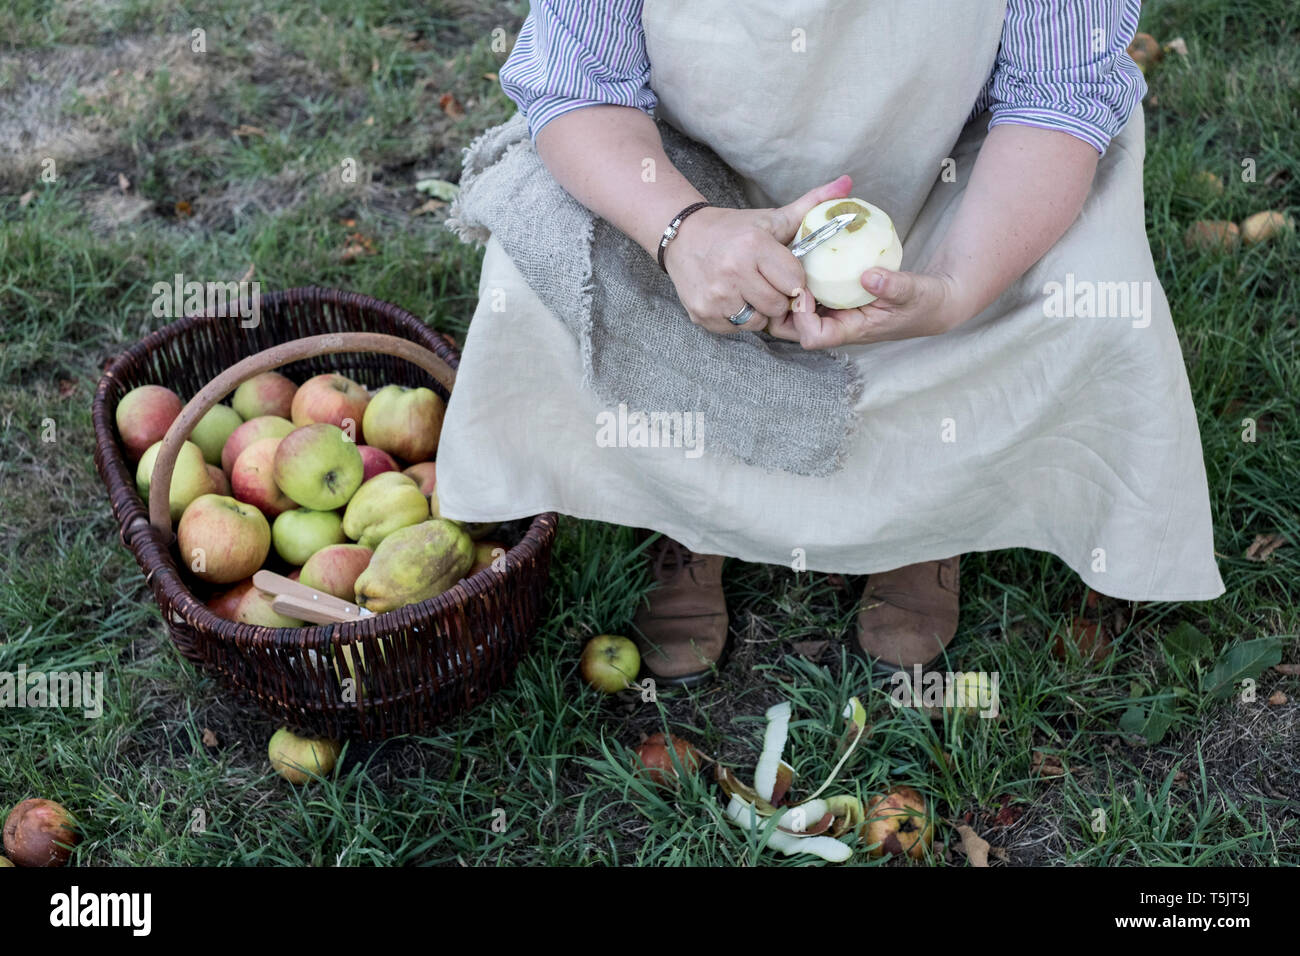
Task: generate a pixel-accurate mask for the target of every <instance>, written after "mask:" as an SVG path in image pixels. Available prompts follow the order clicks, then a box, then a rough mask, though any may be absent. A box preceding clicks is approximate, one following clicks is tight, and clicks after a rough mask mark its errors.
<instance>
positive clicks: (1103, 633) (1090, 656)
mask: <svg viewBox="0 0 1300 956" xmlns="http://www.w3.org/2000/svg"><path fill="white" fill-rule="evenodd" d="M1067 641H1068V642H1069V646H1070V647H1073V648H1074V650H1075V652H1076V653H1077V654H1078V655H1079V656H1080V657H1082V658H1084V659H1085V660H1091V661H1092V662H1093V663H1098V662H1100V661H1104V660H1105V659H1106V658H1107V657H1109V656H1110V651H1111V646H1110V645H1111V640H1110V633H1109V632H1108V631H1107V630H1106V627H1105V625H1103V624H1102V623H1101V622H1100V621H1092V620H1088V619H1086V618H1082V617H1076V618H1073V619H1072V620H1071V621H1070V634H1069V637H1068V638H1067V637H1066V636H1065V635H1064V634H1058V635H1056V642H1055V643H1054V644H1053V645H1052V656H1053V657H1055V658H1056V659H1057V660H1058V661H1063V660H1068V659H1069V653H1068V652H1067V650H1066V647H1067V643H1066V642H1067Z"/></svg>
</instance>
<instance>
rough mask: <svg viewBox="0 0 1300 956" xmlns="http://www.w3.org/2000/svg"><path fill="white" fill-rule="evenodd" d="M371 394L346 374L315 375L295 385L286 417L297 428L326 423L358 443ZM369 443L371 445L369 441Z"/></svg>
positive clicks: (360, 438)
mask: <svg viewBox="0 0 1300 956" xmlns="http://www.w3.org/2000/svg"><path fill="white" fill-rule="evenodd" d="M369 404H370V394H369V393H368V392H367V391H366V390H365V389H364V388H363V387H362V386H360V385H358V384H357V383H356V382H354V381H352V379H350V378H348V377H347V376H346V375H339V374H338V373H336V372H329V373H326V374H324V375H315V376H313V377H311V378H309V379H307V381H305V382H303V383H302V384H301V385H300V386H298V391H297V392H295V393H294V396H293V403H292V406H291V408H290V410H289V417H290V418H291V419H292V420H293V423H294V424H295V425H297V426H299V427H302V426H303V425H315V424H326V425H334V426H336V427H338V428H341V429H343V430H345V431H347V432H348V433H349V435H351V437H352V440H353V441H354V442H355V443H358V444H359V443H360V442H361V440H362V433H363V432H364V428H363V426H362V420H363V419H364V418H365V414H366V406H367V405H369ZM370 444H372V445H373V444H374V442H371V443H370Z"/></svg>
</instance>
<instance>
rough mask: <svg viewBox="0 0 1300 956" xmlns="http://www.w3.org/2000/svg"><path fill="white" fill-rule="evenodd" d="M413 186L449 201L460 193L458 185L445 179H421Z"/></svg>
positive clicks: (435, 197) (436, 197) (434, 196)
mask: <svg viewBox="0 0 1300 956" xmlns="http://www.w3.org/2000/svg"><path fill="white" fill-rule="evenodd" d="M415 188H416V189H418V190H420V192H422V193H427V194H429V195H430V196H432V197H433V198H434V199H441V200H443V201H444V202H451V201H452V200H453V199H455V198H456V196H457V195H458V194H459V193H460V187H459V186H457V185H456V184H455V183H449V182H447V180H445V179H421V180H419V181H417V182H416V184H415Z"/></svg>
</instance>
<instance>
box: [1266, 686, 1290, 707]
mask: <svg viewBox="0 0 1300 956" xmlns="http://www.w3.org/2000/svg"><path fill="white" fill-rule="evenodd" d="M1286 700H1287V697H1286V694H1284V693H1282V692H1281V691H1280V690H1275V691H1273V693H1271V694H1269V695H1268V704H1269V706H1270V707H1281V706H1282V705H1283V704H1285V703H1286Z"/></svg>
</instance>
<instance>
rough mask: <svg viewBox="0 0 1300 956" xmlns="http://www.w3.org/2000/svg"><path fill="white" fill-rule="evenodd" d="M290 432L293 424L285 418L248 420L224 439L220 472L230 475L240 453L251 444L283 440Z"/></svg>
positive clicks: (272, 416) (265, 416)
mask: <svg viewBox="0 0 1300 956" xmlns="http://www.w3.org/2000/svg"><path fill="white" fill-rule="evenodd" d="M292 431H293V422H291V421H289V419H287V418H277V417H276V416H274V415H262V416H260V417H258V418H250V419H249V420H248V421H246V422H244V424H242V425H240V426H239V427H238V428H236V429H235V430H234V431H233V432H232V433H231V435H230V437H229V438H227V439H226V444H225V447H223V448H222V449H221V468H222V470H223V471H225V473H226V474H230V473H231V472H232V471H233V470H234V468H235V462H236V461H237V460H238V459H239V455H240V453H241V452H243V450H244V449H245V448H247V447H248V446H249V445H251V444H253V442H255V441H260V440H261V439H263V438H284V437H285V436H286V435H288V434H289V433H290V432H292Z"/></svg>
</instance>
